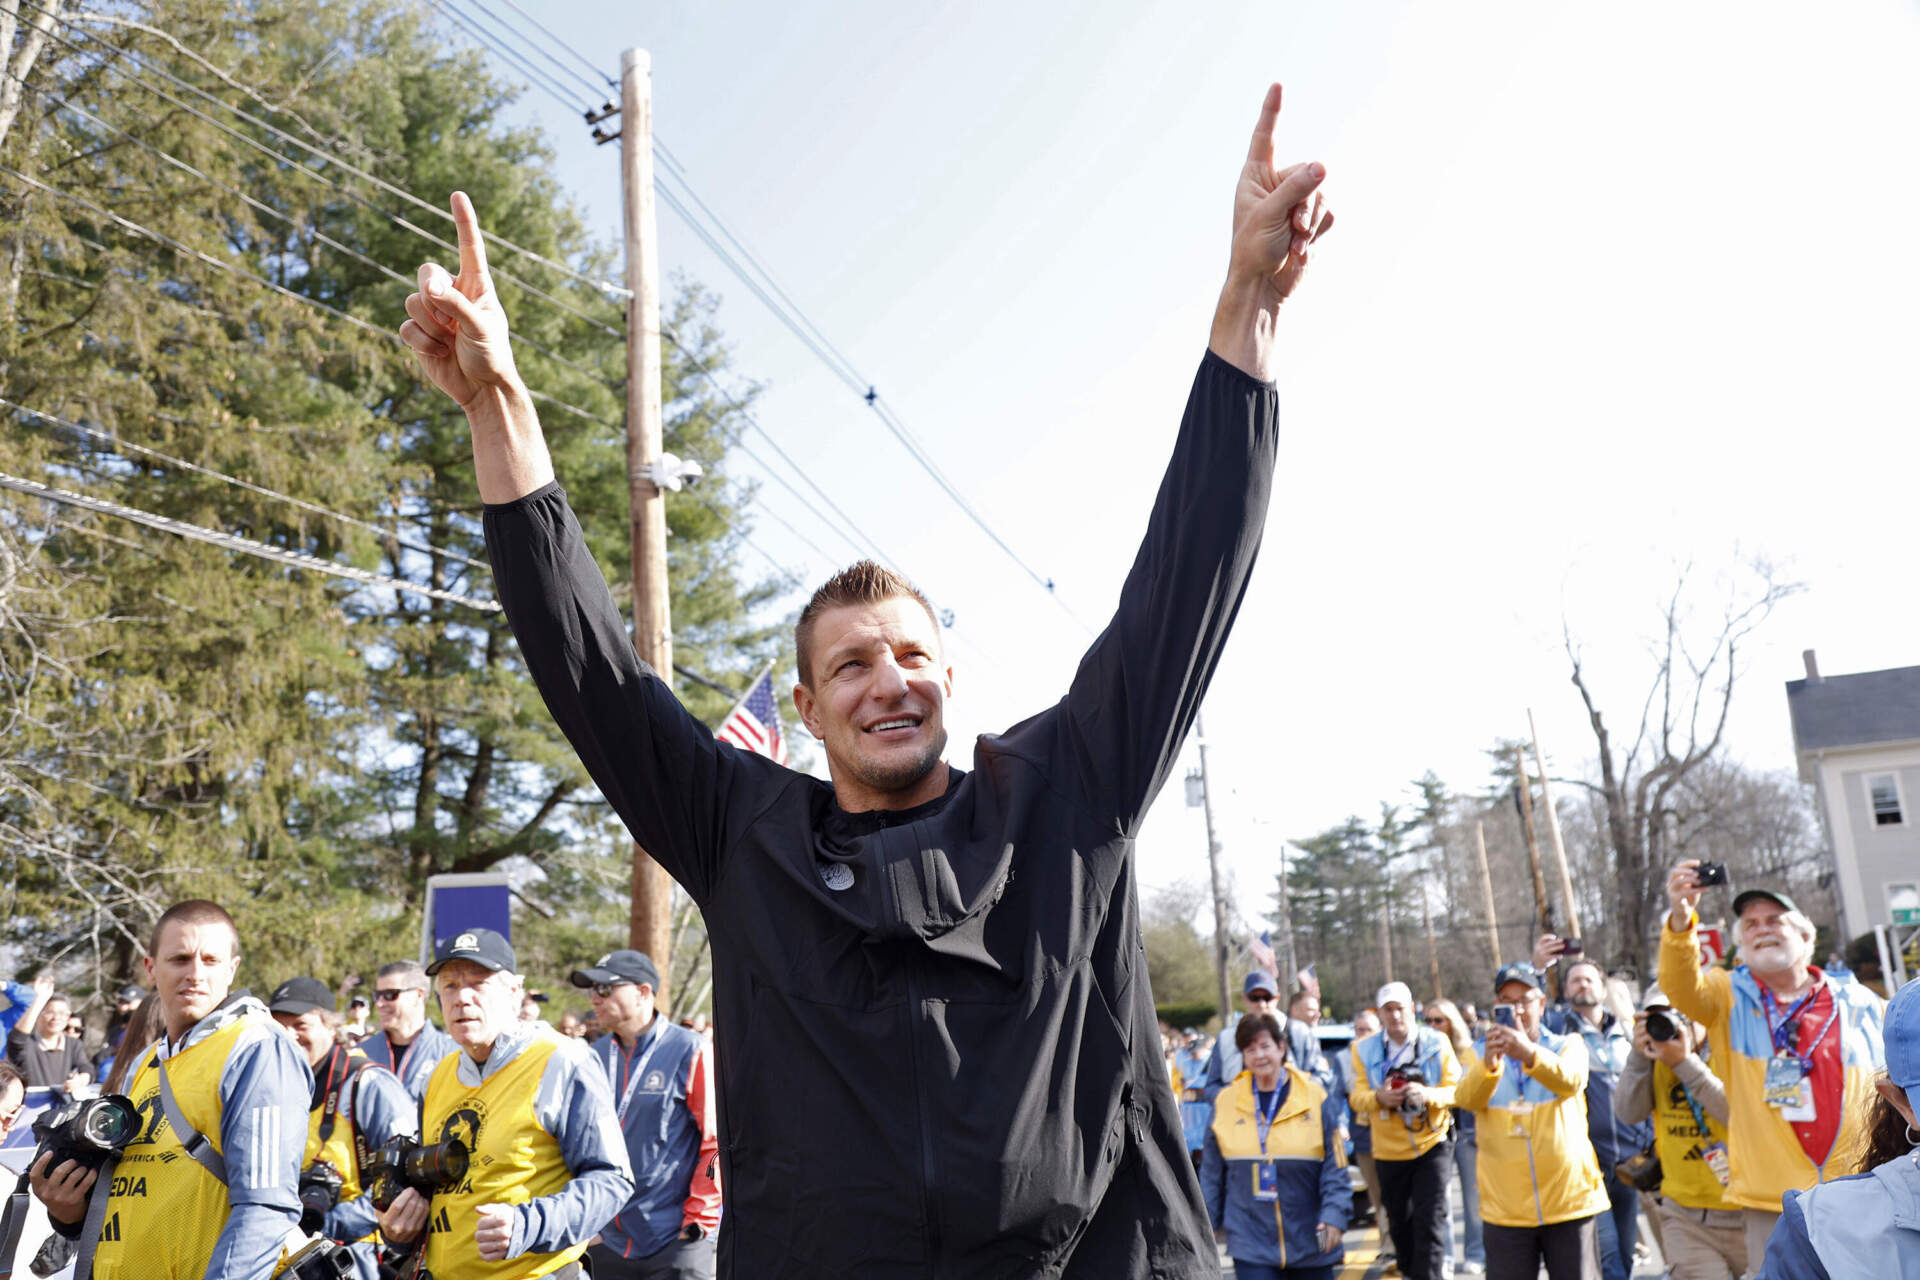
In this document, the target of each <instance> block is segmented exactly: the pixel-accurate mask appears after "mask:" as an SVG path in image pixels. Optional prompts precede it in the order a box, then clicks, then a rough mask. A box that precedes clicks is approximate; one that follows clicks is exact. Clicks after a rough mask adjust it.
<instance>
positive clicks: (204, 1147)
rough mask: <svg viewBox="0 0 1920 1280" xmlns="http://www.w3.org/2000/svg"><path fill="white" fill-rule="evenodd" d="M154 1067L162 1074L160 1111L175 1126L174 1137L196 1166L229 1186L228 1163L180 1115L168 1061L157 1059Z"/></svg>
mask: <svg viewBox="0 0 1920 1280" xmlns="http://www.w3.org/2000/svg"><path fill="white" fill-rule="evenodd" d="M154 1065H155V1066H156V1067H157V1068H159V1072H160V1109H161V1111H162V1112H164V1113H165V1115H166V1117H167V1123H168V1124H170V1125H172V1126H173V1136H174V1137H176V1138H178V1139H180V1145H181V1146H183V1147H185V1148H186V1149H187V1154H188V1155H190V1156H192V1157H193V1160H194V1163H195V1164H198V1165H199V1166H200V1167H201V1168H202V1169H205V1170H206V1171H207V1172H208V1173H210V1174H212V1175H213V1176H214V1177H216V1178H218V1179H219V1180H220V1185H221V1186H225V1185H227V1162H226V1161H225V1160H223V1159H222V1158H221V1156H220V1153H219V1152H218V1151H215V1150H214V1149H213V1143H212V1142H211V1141H209V1140H208V1138H207V1135H206V1134H204V1133H202V1132H200V1131H199V1130H198V1129H196V1128H194V1127H193V1126H192V1125H190V1124H188V1123H187V1118H186V1117H185V1116H183V1115H181V1114H180V1104H179V1102H178V1101H176V1100H175V1099H174V1096H173V1084H172V1082H171V1081H169V1080H168V1079H167V1061H166V1059H165V1058H160V1057H156V1058H155V1059H154Z"/></svg>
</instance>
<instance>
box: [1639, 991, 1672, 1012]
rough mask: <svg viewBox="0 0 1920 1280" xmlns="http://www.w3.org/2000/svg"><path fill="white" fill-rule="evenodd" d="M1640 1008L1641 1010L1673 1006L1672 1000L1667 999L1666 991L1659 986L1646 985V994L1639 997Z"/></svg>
mask: <svg viewBox="0 0 1920 1280" xmlns="http://www.w3.org/2000/svg"><path fill="white" fill-rule="evenodd" d="M1640 1008H1641V1009H1642V1010H1647V1009H1671V1008H1673V1001H1671V1000H1669V999H1667V993H1666V992H1664V991H1662V990H1661V989H1660V988H1658V987H1648V988H1647V994H1646V995H1644V996H1641V997H1640Z"/></svg>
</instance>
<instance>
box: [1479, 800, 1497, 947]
mask: <svg viewBox="0 0 1920 1280" xmlns="http://www.w3.org/2000/svg"><path fill="white" fill-rule="evenodd" d="M1473 842H1474V845H1475V847H1477V848H1478V849H1479V850H1480V888H1481V890H1482V891H1483V892H1484V893H1485V894H1486V895H1487V947H1488V949H1489V950H1491V951H1492V952H1493V968H1494V972H1496V973H1497V972H1499V970H1500V917H1499V916H1498V915H1496V914H1495V913H1494V906H1493V872H1492V871H1490V870H1488V869H1487V824H1486V823H1484V822H1476V823H1474V824H1473Z"/></svg>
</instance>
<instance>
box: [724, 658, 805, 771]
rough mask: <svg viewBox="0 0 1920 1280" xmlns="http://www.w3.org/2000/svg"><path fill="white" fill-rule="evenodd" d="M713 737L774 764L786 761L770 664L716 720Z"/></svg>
mask: <svg viewBox="0 0 1920 1280" xmlns="http://www.w3.org/2000/svg"><path fill="white" fill-rule="evenodd" d="M713 736H714V737H716V738H718V739H720V741H722V742H731V743H732V744H733V745H734V746H736V747H739V748H740V749H741V750H743V751H751V752H753V753H754V754H755V755H761V756H766V757H768V758H769V759H771V760H772V761H773V762H774V763H775V764H785V763H786V762H787V738H786V735H785V734H783V733H781V732H780V711H779V705H778V704H777V703H776V702H775V701H774V698H773V667H772V666H771V665H769V666H768V667H767V669H766V670H765V671H762V672H761V673H760V678H759V679H758V680H755V681H754V682H753V684H751V685H750V686H748V688H747V696H746V697H744V698H742V699H740V701H739V702H737V703H735V704H734V708H733V710H732V711H730V712H728V713H727V718H726V719H725V720H723V721H721V722H720V728H719V729H718V730H716V731H715V733H714V735H713Z"/></svg>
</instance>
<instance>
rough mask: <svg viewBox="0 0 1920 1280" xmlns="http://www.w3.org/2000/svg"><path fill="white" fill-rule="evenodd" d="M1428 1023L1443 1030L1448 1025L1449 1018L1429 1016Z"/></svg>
mask: <svg viewBox="0 0 1920 1280" xmlns="http://www.w3.org/2000/svg"><path fill="white" fill-rule="evenodd" d="M1426 1024H1427V1025H1428V1026H1430V1027H1439V1028H1441V1029H1442V1030H1444V1029H1445V1028H1446V1027H1447V1025H1448V1023H1447V1020H1446V1019H1445V1018H1428V1019H1426Z"/></svg>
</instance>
